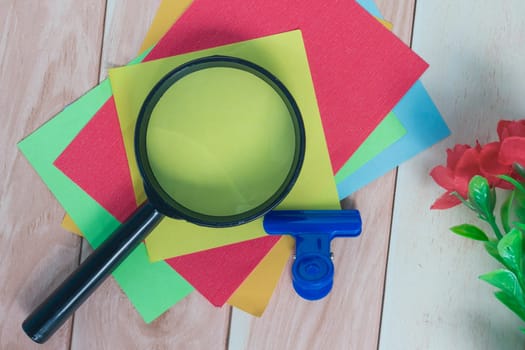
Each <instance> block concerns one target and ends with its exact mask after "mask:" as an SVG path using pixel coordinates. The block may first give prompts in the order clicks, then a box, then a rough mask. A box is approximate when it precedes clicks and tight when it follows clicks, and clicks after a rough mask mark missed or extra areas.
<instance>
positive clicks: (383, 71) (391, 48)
mask: <svg viewBox="0 0 525 350" xmlns="http://www.w3.org/2000/svg"><path fill="white" fill-rule="evenodd" d="M293 29H301V31H302V33H303V37H304V42H305V46H306V52H307V55H308V61H309V63H310V70H311V72H312V79H313V82H314V87H315V91H316V95H317V100H318V104H319V110H320V112H321V118H322V120H323V127H324V131H325V135H326V140H327V144H328V150H329V152H330V159H331V161H332V168H333V171H334V174H335V173H336V172H337V171H338V170H339V169H340V168H341V166H343V165H344V163H345V162H346V161H347V160H348V158H350V156H351V155H352V154H353V153H354V152H355V151H356V150H357V148H358V147H359V145H361V143H363V141H364V140H365V139H366V138H367V136H368V135H369V134H370V132H372V130H373V129H374V128H375V127H376V126H377V124H379V122H380V121H381V120H382V119H383V118H384V117H385V116H386V115H387V114H388V112H390V110H391V109H392V108H393V107H394V106H395V105H396V103H397V102H398V101H399V100H400V99H401V97H403V95H404V94H405V93H406V92H407V91H408V89H409V88H410V87H411V86H412V85H413V84H414V83H415V82H416V80H417V79H418V78H419V76H420V75H421V74H422V73H423V72H424V70H425V69H426V68H427V67H428V65H427V64H426V63H425V62H424V61H423V60H422V59H421V58H419V56H417V55H416V54H415V53H413V52H412V51H411V50H410V48H408V47H407V46H406V45H405V44H404V43H403V42H401V40H399V39H398V38H397V37H396V36H395V35H393V34H392V33H390V31H389V30H388V29H386V28H385V27H384V26H383V25H382V24H380V23H379V22H378V21H377V20H376V19H375V18H374V17H372V16H371V15H370V14H368V13H367V12H366V10H364V9H363V8H362V7H361V6H360V5H359V4H357V3H356V2H355V1H352V0H346V1H341V0H339V1H335V0H332V1H328V0H326V1H319V0H280V1H271V0H228V1H217V0H196V1H194V2H193V4H192V5H191V6H190V7H189V9H188V10H186V12H185V13H184V14H183V15H182V17H181V18H180V19H179V20H178V21H177V22H176V23H175V25H174V26H173V27H172V28H171V29H170V31H169V32H168V33H167V34H166V35H165V37H164V38H163V39H162V40H161V42H160V43H159V45H157V46H156V47H155V48H154V49H153V51H152V52H151V53H150V54H149V56H148V59H158V58H163V57H166V56H172V55H178V54H181V53H186V52H191V51H196V50H202V49H206V48H210V47H214V46H219V45H225V44H230V43H234V42H238V41H242V40H248V39H253V38H256V37H262V36H266V35H271V34H278V33H282V32H287V31H290V30H293Z"/></svg>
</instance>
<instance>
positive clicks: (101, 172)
mask: <svg viewBox="0 0 525 350" xmlns="http://www.w3.org/2000/svg"><path fill="white" fill-rule="evenodd" d="M54 165H55V166H56V167H57V168H58V169H60V170H61V171H62V172H63V173H64V174H66V176H67V177H69V178H70V179H72V180H73V181H74V182H75V183H76V184H77V185H79V186H80V187H81V188H82V189H83V190H84V191H86V193H88V194H89V195H90V196H91V197H92V198H94V199H95V200H96V201H97V202H98V203H100V205H102V206H103V207H104V208H105V209H106V210H107V211H108V212H110V213H111V215H113V216H114V217H115V218H116V219H117V220H118V221H120V222H124V221H126V219H127V218H128V217H129V216H130V215H131V214H132V213H133V212H134V211H135V209H136V208H137V203H136V201H135V193H134V192H133V184H132V181H131V175H130V173H129V167H128V158H127V157H126V150H125V149H124V143H123V141H122V134H121V132H120V124H119V120H118V116H117V114H116V107H115V100H114V99H113V98H110V99H109V100H108V102H106V103H105V104H104V105H103V106H102V108H100V110H99V111H98V112H97V114H95V116H94V117H93V119H91V120H90V122H89V123H88V124H87V125H86V126H85V127H84V128H83V129H82V131H81V132H80V133H79V134H78V135H77V137H75V139H74V140H73V141H72V142H71V143H70V144H69V146H68V147H67V149H66V150H65V151H64V152H63V153H62V154H61V155H60V157H58V158H57V160H55V162H54Z"/></svg>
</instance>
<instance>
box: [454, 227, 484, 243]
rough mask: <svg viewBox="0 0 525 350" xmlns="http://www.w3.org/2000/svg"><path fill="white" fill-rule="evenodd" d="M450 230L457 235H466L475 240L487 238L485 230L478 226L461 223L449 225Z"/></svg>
mask: <svg viewBox="0 0 525 350" xmlns="http://www.w3.org/2000/svg"><path fill="white" fill-rule="evenodd" d="M450 231H452V232H454V233H455V234H457V235H460V236H463V237H467V238H470V239H475V240H477V241H488V240H489V238H488V237H487V235H486V234H485V232H483V231H482V230H481V229H480V228H478V227H476V226H474V225H470V224H463V225H458V226H454V227H451V228H450Z"/></svg>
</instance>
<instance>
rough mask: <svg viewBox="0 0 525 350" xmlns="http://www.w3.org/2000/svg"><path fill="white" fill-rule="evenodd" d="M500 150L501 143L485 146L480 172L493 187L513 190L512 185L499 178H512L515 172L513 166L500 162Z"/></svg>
mask: <svg viewBox="0 0 525 350" xmlns="http://www.w3.org/2000/svg"><path fill="white" fill-rule="evenodd" d="M500 149H501V143H500V142H491V143H487V144H486V145H484V146H483V147H482V148H481V152H480V155H479V170H480V171H481V175H482V176H484V177H485V178H486V179H487V181H488V183H489V185H490V186H491V187H500V188H503V189H506V190H511V189H512V184H510V183H508V182H507V181H505V180H502V179H500V178H499V177H498V175H509V176H512V175H513V171H514V170H513V169H512V164H510V165H508V164H502V163H501V162H500V161H499V154H500Z"/></svg>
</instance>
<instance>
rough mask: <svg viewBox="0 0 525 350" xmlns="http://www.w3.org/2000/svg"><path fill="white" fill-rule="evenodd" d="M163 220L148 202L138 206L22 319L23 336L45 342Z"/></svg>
mask: <svg viewBox="0 0 525 350" xmlns="http://www.w3.org/2000/svg"><path fill="white" fill-rule="evenodd" d="M162 218H163V215H162V214H161V213H159V212H158V211H157V210H156V209H155V208H153V206H152V205H151V204H150V203H149V202H146V203H145V204H144V205H143V206H142V207H140V208H139V209H138V210H137V211H136V212H135V214H133V216H132V217H131V218H130V219H128V221H126V222H125V223H124V224H123V225H122V226H121V227H120V228H119V229H117V230H116V231H115V232H114V233H113V234H112V235H111V236H110V237H109V238H108V239H107V240H106V241H104V243H102V244H101V245H100V246H99V247H98V248H97V249H96V250H95V251H94V252H93V253H92V254H91V255H90V256H89V257H88V258H87V259H86V260H85V261H84V262H83V263H82V264H81V265H80V266H79V267H78V268H77V269H76V271H74V272H73V273H72V274H71V275H70V276H69V277H68V278H67V279H66V280H65V281H64V282H62V284H61V285H60V286H59V287H58V288H57V289H55V291H54V292H53V293H51V295H49V296H48V297H47V299H46V300H44V301H43V302H42V303H41V304H40V305H39V306H38V307H37V308H36V309H35V310H34V311H33V312H32V313H31V314H30V315H29V316H28V317H27V318H26V319H25V321H24V322H23V323H22V328H23V329H24V331H25V332H26V334H27V335H28V336H29V337H30V338H31V339H32V340H33V341H35V342H37V343H44V342H45V341H46V340H47V339H48V338H49V337H50V336H52V335H53V334H54V333H55V332H56V331H57V330H58V329H59V328H60V326H62V324H64V322H65V321H66V320H67V319H68V318H69V316H71V315H72V314H73V312H75V310H76V309H77V308H78V307H79V306H80V305H81V304H82V303H83V302H84V301H85V300H86V299H87V298H88V297H89V296H90V295H91V294H92V293H93V292H94V291H95V289H96V288H97V287H98V286H99V285H100V284H101V283H102V282H103V281H104V280H105V279H106V278H107V277H108V276H109V275H110V274H111V272H112V271H113V270H115V268H116V267H117V266H118V265H119V264H120V263H121V262H122V261H124V259H126V257H128V255H130V254H131V252H132V251H133V250H134V249H135V248H136V247H137V246H138V245H139V244H140V243H141V242H142V241H143V239H144V238H145V237H146V236H147V235H148V233H149V232H151V230H153V228H155V226H157V225H158V224H159V222H160V220H161V219H162Z"/></svg>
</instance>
